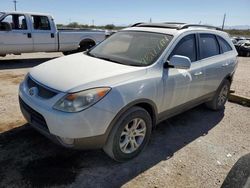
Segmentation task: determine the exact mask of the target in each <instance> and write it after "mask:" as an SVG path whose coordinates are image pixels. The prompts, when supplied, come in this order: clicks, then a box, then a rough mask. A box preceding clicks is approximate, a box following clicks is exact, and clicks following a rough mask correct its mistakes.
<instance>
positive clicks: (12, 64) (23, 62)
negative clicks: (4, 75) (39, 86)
mask: <svg viewBox="0 0 250 188" xmlns="http://www.w3.org/2000/svg"><path fill="white" fill-rule="evenodd" d="M54 58H56V57H54ZM54 58H34V59H8V60H5V59H2V60H1V59H0V70H4V69H22V68H31V67H34V66H37V65H39V64H41V63H44V62H46V61H49V60H51V59H54Z"/></svg>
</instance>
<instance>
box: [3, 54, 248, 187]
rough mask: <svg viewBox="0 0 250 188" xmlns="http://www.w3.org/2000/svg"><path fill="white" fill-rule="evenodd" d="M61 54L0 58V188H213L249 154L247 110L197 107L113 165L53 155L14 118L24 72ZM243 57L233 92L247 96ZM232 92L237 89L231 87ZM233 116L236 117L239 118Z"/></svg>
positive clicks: (93, 156) (89, 154)
mask: <svg viewBox="0 0 250 188" xmlns="http://www.w3.org/2000/svg"><path fill="white" fill-rule="evenodd" d="M60 55H61V54H59V53H53V54H46V53H39V54H27V55H22V56H18V57H16V56H14V57H11V56H8V57H5V58H0V78H1V79H0V84H1V87H0V117H1V118H0V167H1V168H0V177H1V178H0V187H8V186H11V187H44V186H46V187H48V186H49V187H66V186H71V187H121V186H122V187H208V188H211V187H215V188H216V187H220V186H221V184H222V182H223V180H224V179H225V177H226V175H227V173H228V172H229V170H230V168H231V167H232V166H233V165H234V163H235V162H236V161H237V160H238V159H239V158H240V157H241V156H243V155H244V154H247V153H249V151H250V136H249V135H250V123H249V117H250V109H249V108H248V107H244V106H240V105H237V104H233V103H229V102H228V103H227V104H226V108H225V110H224V111H220V112H213V111H210V110H207V109H206V108H205V107H204V106H203V105H201V106H199V107H196V108H194V109H192V110H189V111H187V112H185V113H182V114H180V115H178V116H176V117H174V118H171V119H169V120H167V121H165V122H163V123H161V124H160V125H159V126H158V127H157V129H156V130H155V131H154V132H153V135H152V139H151V142H150V144H149V146H148V147H147V148H146V149H145V151H144V152H143V153H142V154H141V155H140V156H139V157H137V158H136V159H133V160H131V161H129V162H127V163H122V164H120V163H116V162H114V161H113V160H111V159H110V158H109V157H107V156H106V155H105V154H104V152H103V151H102V150H93V151H74V150H69V149H64V148H61V147H59V146H57V145H54V144H53V143H51V142H50V141H49V140H48V139H47V138H44V137H43V136H42V135H40V134H39V133H37V132H36V131H35V130H33V129H32V128H31V127H30V126H29V125H27V124H26V122H25V120H24V119H23V117H22V116H21V113H20V111H19V107H18V102H17V91H18V84H19V83H20V81H21V80H22V79H23V78H24V75H25V74H26V73H27V71H28V68H30V67H33V66H35V65H38V64H40V63H42V62H44V61H47V60H48V59H51V58H54V57H58V56H60ZM249 63H250V58H248V59H247V58H239V66H238V69H237V72H236V74H235V79H234V84H233V88H234V87H235V88H236V93H240V94H241V95H245V96H249V88H248V87H249V84H247V83H248V80H249V79H250V76H249V75H250V74H247V73H246V71H247V69H248V70H250V69H249V65H248V64H249ZM236 86H237V87H236ZM239 112H240V113H239Z"/></svg>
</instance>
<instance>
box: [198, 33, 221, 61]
mask: <svg viewBox="0 0 250 188" xmlns="http://www.w3.org/2000/svg"><path fill="white" fill-rule="evenodd" d="M218 54H220V47H219V44H218V42H217V39H216V37H215V35H213V34H200V57H201V59H204V58H208V57H212V56H215V55H218Z"/></svg>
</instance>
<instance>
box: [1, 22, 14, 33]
mask: <svg viewBox="0 0 250 188" xmlns="http://www.w3.org/2000/svg"><path fill="white" fill-rule="evenodd" d="M11 30H12V28H11V25H10V23H8V22H0V31H11Z"/></svg>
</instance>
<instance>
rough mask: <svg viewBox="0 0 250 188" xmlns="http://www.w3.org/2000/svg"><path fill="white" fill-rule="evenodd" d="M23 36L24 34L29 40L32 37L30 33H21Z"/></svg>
mask: <svg viewBox="0 0 250 188" xmlns="http://www.w3.org/2000/svg"><path fill="white" fill-rule="evenodd" d="M23 34H24V35H27V37H28V38H31V37H32V35H31V33H23Z"/></svg>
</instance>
